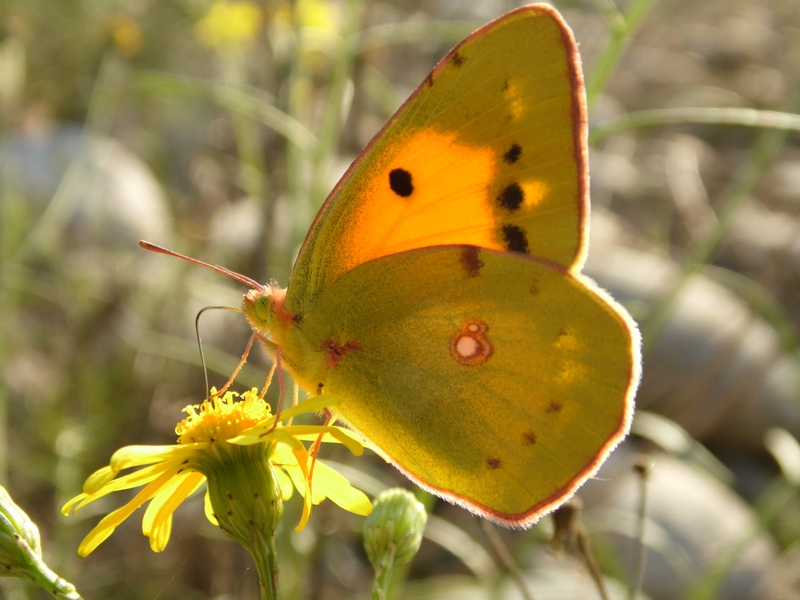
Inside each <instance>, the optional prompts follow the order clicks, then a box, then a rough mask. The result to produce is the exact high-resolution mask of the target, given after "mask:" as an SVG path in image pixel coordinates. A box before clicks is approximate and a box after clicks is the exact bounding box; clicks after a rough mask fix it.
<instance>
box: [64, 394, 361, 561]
mask: <svg viewBox="0 0 800 600" xmlns="http://www.w3.org/2000/svg"><path fill="white" fill-rule="evenodd" d="M213 395H214V390H212V398H211V399H209V400H205V401H204V402H203V403H202V404H200V405H193V406H188V407H186V408H185V409H184V411H186V412H187V413H188V415H189V416H188V417H187V418H186V419H184V420H183V421H182V422H181V423H179V424H178V426H177V427H176V432H177V433H178V435H179V439H178V442H179V443H178V444H177V445H173V446H126V447H124V448H121V449H119V450H117V451H116V452H115V453H114V455H113V456H112V457H111V462H110V464H109V465H108V466H107V467H103V468H102V469H99V470H98V471H96V472H95V473H94V474H92V475H91V476H90V477H89V478H88V479H87V480H86V483H85V484H84V490H83V493H82V494H79V495H78V496H76V497H75V498H73V499H72V500H70V501H69V502H67V503H66V504H65V505H64V507H63V508H62V513H63V514H68V513H69V511H70V510H71V509H72V508H73V507H75V510H76V511H77V510H78V509H80V508H82V507H83V506H86V505H87V504H89V503H90V502H94V501H95V500H98V499H100V498H102V497H103V496H105V495H107V494H110V493H111V492H116V491H120V490H127V489H131V488H136V487H140V486H145V487H144V489H142V490H141V491H140V492H139V493H138V494H137V495H136V496H135V497H134V498H133V500H131V501H130V502H128V503H127V504H126V505H125V506H123V507H121V508H119V509H117V510H115V511H113V512H111V513H110V514H108V515H106V517H104V518H103V519H102V520H101V521H100V523H99V524H98V525H97V526H96V527H95V528H94V529H92V531H91V532H89V534H88V535H87V536H86V537H85V538H84V540H83V542H81V544H80V546H79V548H78V553H79V554H80V555H81V556H86V555H88V554H89V553H90V552H92V551H93V550H94V549H95V548H97V546H99V545H100V544H101V543H102V542H103V541H104V540H105V539H106V538H108V537H109V536H110V535H111V534H112V533H113V532H114V530H115V529H116V528H117V526H119V525H120V524H121V523H122V522H123V521H124V520H125V519H127V518H128V517H129V516H130V515H131V514H133V512H134V511H135V510H136V509H137V508H139V507H140V506H142V505H143V504H144V503H145V502H147V501H148V500H149V501H150V504H149V505H148V507H147V510H146V511H145V514H144V517H143V519H142V530H143V533H144V534H145V535H146V536H147V537H148V538H150V547H151V548H152V549H153V551H155V552H160V551H161V550H163V549H164V548H165V547H166V545H167V542H168V541H169V536H170V532H171V528H172V513H173V512H174V511H175V509H177V508H178V506H179V505H180V504H181V502H183V501H184V500H185V499H186V498H187V497H188V496H189V495H190V494H192V493H193V492H195V491H196V490H197V489H198V488H199V487H200V486H201V485H202V484H203V483H204V482H207V483H208V489H207V491H206V502H205V507H206V516H207V517H208V519H209V520H210V521H211V522H212V523H214V524H215V525H220V526H222V527H223V530H224V531H225V533H226V534H228V535H229V536H231V537H233V538H234V539H236V540H237V541H240V543H245V542H243V541H242V540H240V539H239V538H237V536H236V533H237V531H238V530H237V527H238V525H239V523H246V526H245V527H244V528H245V529H250V530H252V527H251V525H252V522H253V520H254V519H255V520H258V519H262V520H263V521H264V522H265V525H266V526H267V529H269V528H270V527H271V530H272V531H274V527H275V526H277V522H278V521H279V520H280V517H281V515H282V500H288V499H289V498H290V497H291V496H292V493H293V490H294V489H297V491H298V492H299V493H300V494H301V495H302V496H303V500H304V504H303V514H302V517H301V519H300V524H299V525H298V527H297V529H298V530H299V529H301V528H302V527H304V526H305V524H306V523H307V521H308V518H309V516H310V514H311V506H312V504H319V503H320V502H322V501H323V500H324V499H325V498H330V499H331V500H332V501H333V502H335V503H336V504H338V505H339V506H341V507H342V508H344V509H346V510H348V511H350V512H353V513H355V514H360V515H367V514H369V512H370V510H371V505H370V502H369V499H368V498H367V497H366V495H364V493H363V492H361V491H360V490H357V489H355V488H354V487H352V486H351V485H350V483H349V482H348V481H347V480H346V479H345V478H344V477H343V476H342V475H340V474H339V473H338V472H336V471H334V470H333V469H331V468H330V467H328V466H327V465H325V464H323V463H321V462H320V461H318V460H317V461H314V459H313V457H312V456H311V454H310V453H309V451H308V448H307V446H306V444H304V443H303V442H314V441H316V440H317V439H318V438H319V437H320V436H321V440H322V442H329V443H341V444H344V445H345V446H346V447H347V448H348V449H350V451H351V452H353V454H356V455H360V454H361V452H362V451H363V442H362V440H360V439H359V438H358V437H357V436H356V435H355V434H353V433H352V432H350V431H348V430H346V429H343V428H341V427H336V426H327V425H286V424H285V422H286V421H288V420H290V419H292V418H293V417H295V416H297V415H299V414H302V413H308V412H319V411H320V410H323V409H324V408H327V407H328V406H331V404H332V397H331V396H317V397H315V398H311V399H308V400H306V401H304V402H301V403H300V404H299V405H297V406H294V407H292V408H289V409H287V410H285V411H283V412H282V413H281V414H280V418H279V420H278V421H277V422H276V419H275V417H274V416H273V415H271V414H270V409H269V405H268V404H267V403H266V402H265V401H264V400H262V399H261V398H260V397H259V396H258V391H257V390H255V389H253V390H250V391H248V392H245V393H244V394H242V395H241V401H237V398H238V397H239V394H237V393H235V392H227V393H226V394H225V395H224V396H221V397H216V398H215V397H213ZM334 403H335V401H334ZM131 467H144V468H142V469H139V470H137V471H134V472H132V473H129V474H127V475H123V476H121V477H118V475H119V474H120V472H121V471H122V470H124V469H127V468H131ZM253 486H262V488H263V489H262V488H257V489H253ZM264 486H266V487H264ZM270 486H272V489H270ZM220 490H223V493H220ZM273 490H274V491H273ZM229 497H230V498H234V497H235V498H236V500H237V501H239V505H238V506H237V508H236V510H237V511H239V513H238V514H234V513H236V511H234V510H229V508H228V507H224V506H223V507H221V505H224V503H225V502H226V501H227V500H226V499H227V498H229ZM243 498H248V499H252V498H255V499H256V501H255V502H256V504H253V505H252V506H251V507H250V509H251V511H252V514H251V513H247V514H242V513H241V509H242V504H241V499H243ZM218 516H219V518H218ZM237 519H239V520H238V521H237ZM259 525H260V524H259Z"/></svg>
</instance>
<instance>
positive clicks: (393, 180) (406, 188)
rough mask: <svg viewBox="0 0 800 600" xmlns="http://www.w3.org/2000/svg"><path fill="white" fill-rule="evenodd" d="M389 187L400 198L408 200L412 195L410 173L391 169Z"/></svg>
mask: <svg viewBox="0 0 800 600" xmlns="http://www.w3.org/2000/svg"><path fill="white" fill-rule="evenodd" d="M389 187H390V188H391V189H392V191H393V192H394V193H395V194H397V195H398V196H400V197H401V198H408V197H409V196H410V195H411V194H413V193H414V183H413V182H412V180H411V173H409V172H408V171H406V170H405V169H392V170H391V171H389Z"/></svg>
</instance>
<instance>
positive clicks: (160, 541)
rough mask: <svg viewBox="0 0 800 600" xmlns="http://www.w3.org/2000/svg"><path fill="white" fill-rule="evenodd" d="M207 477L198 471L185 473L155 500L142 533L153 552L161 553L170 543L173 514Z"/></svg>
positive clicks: (143, 523)
mask: <svg viewBox="0 0 800 600" xmlns="http://www.w3.org/2000/svg"><path fill="white" fill-rule="evenodd" d="M205 479H206V478H205V477H204V476H203V475H201V474H200V473H198V472H196V471H183V472H182V473H180V474H178V475H176V476H175V477H174V478H173V479H172V480H171V481H170V482H169V484H167V485H165V486H164V487H163V488H162V489H161V491H160V492H159V493H158V494H157V495H156V496H155V497H154V498H153V500H152V501H151V502H150V504H149V505H148V506H147V510H146V511H145V513H144V517H143V518H142V533H144V534H145V535H146V536H147V537H149V538H150V547H151V548H152V549H153V552H161V551H162V550H163V549H164V548H165V547H166V545H167V542H168V541H169V532H170V530H171V527H172V513H173V512H175V510H176V509H177V508H178V506H180V504H181V502H183V501H184V500H186V498H187V497H188V496H189V494H191V493H192V492H194V491H195V490H196V489H197V488H198V487H200V486H201V485H202V484H203V482H204V481H205Z"/></svg>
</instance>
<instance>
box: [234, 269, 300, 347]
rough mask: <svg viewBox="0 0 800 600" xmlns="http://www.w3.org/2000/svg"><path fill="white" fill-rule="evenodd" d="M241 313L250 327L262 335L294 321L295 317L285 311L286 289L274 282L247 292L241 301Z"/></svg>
mask: <svg viewBox="0 0 800 600" xmlns="http://www.w3.org/2000/svg"><path fill="white" fill-rule="evenodd" d="M242 311H243V312H244V316H245V317H246V318H247V321H248V322H249V323H250V326H251V327H252V328H253V329H254V330H256V331H258V332H261V333H263V334H268V333H269V332H271V331H274V330H275V327H276V326H282V327H286V326H287V325H289V324H290V323H292V322H293V321H294V320H295V315H294V314H292V313H291V312H290V311H288V310H287V309H286V289H285V288H282V287H280V286H279V285H278V284H277V283H275V282H274V281H270V282H269V283H268V284H267V285H262V286H259V287H257V288H253V289H251V290H249V291H248V292H247V293H246V294H245V295H244V298H243V300H242Z"/></svg>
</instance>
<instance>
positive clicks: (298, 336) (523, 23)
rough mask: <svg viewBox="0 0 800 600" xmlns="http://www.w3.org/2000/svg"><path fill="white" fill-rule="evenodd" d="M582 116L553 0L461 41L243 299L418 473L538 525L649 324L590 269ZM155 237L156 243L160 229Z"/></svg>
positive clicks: (590, 463) (609, 429)
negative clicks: (284, 282) (294, 246)
mask: <svg viewBox="0 0 800 600" xmlns="http://www.w3.org/2000/svg"><path fill="white" fill-rule="evenodd" d="M588 216H589V192H588V166H587V119H586V106H585V94H584V87H583V78H582V74H581V70H580V64H579V57H578V51H577V48H576V44H575V40H574V38H573V36H572V32H571V31H570V30H569V28H568V27H567V25H566V24H565V23H564V21H563V20H562V18H561V16H560V15H559V14H558V13H557V12H556V11H555V10H554V9H552V8H550V7H548V6H546V5H531V6H526V7H522V8H519V9H517V10H514V11H512V12H510V13H508V14H506V15H504V16H502V17H500V18H498V19H496V20H494V21H492V22H491V23H489V24H487V25H485V26H484V27H482V28H480V29H479V30H477V31H476V32H475V33H473V34H472V35H470V36H469V37H468V38H467V39H466V40H464V41H463V42H461V43H460V44H459V45H458V46H456V47H455V48H453V49H452V50H451V51H450V52H449V53H448V54H447V56H445V58H444V59H443V60H442V61H441V62H440V63H439V64H438V65H437V66H436V68H435V69H434V70H433V71H432V72H431V74H430V75H429V76H428V77H427V78H426V79H425V81H424V82H423V83H422V85H420V87H419V88H418V89H417V90H416V91H415V92H414V93H413V94H412V95H411V97H410V98H409V99H408V100H407V101H406V102H405V103H404V104H403V106H402V107H401V108H400V109H399V110H398V111H397V113H396V114H395V115H394V117H392V119H391V120H390V121H389V122H388V123H387V124H386V126H385V127H384V128H383V130H382V131H381V132H380V133H378V135H377V136H376V137H375V138H374V139H373V140H372V142H370V144H369V145H368V146H367V148H366V149H365V150H364V151H363V152H362V153H361V155H360V156H359V157H358V158H357V159H356V161H355V162H354V163H353V164H352V166H351V167H350V169H349V170H348V171H347V173H346V174H345V176H344V177H343V178H342V180H341V181H340V182H339V184H338V185H337V186H336V188H335V189H334V190H333V192H332V193H331V195H330V196H329V197H328V200H327V201H326V202H325V204H324V205H323V206H322V209H321V210H320V211H319V214H318V215H317V217H316V220H315V221H314V224H313V225H312V227H311V230H310V231H309V233H308V235H307V237H306V240H305V242H304V244H303V246H302V248H301V250H300V254H299V256H298V258H297V261H296V263H295V266H294V270H293V272H292V276H291V279H290V283H289V286H288V289H282V288H280V287H278V286H277V285H275V284H274V283H271V284H268V285H259V284H257V283H255V282H253V281H252V280H249V279H247V278H244V277H241V276H240V277H239V280H240V281H244V282H245V283H248V284H249V285H251V286H252V287H253V289H251V290H250V291H249V292H248V293H247V294H246V295H245V297H244V308H243V310H244V313H245V315H246V317H247V319H248V321H249V322H250V325H251V326H252V327H253V329H254V330H255V331H256V332H257V333H259V334H260V336H261V337H262V338H263V339H264V340H266V341H265V346H266V348H267V350H268V351H269V352H271V353H272V354H273V355H275V353H276V352H277V351H278V349H279V352H280V356H281V358H282V360H283V364H284V365H285V367H286V368H287V370H288V371H290V372H291V374H292V375H293V376H294V378H295V380H296V381H297V382H298V383H299V384H300V385H301V386H302V387H303V388H305V389H306V390H308V391H310V392H311V393H315V394H327V393H330V394H336V395H337V396H338V397H340V398H341V399H342V400H341V402H340V403H339V404H337V405H336V406H335V408H334V409H333V412H334V415H335V416H336V417H337V418H338V419H340V420H342V421H344V422H346V423H347V424H349V425H350V426H351V427H352V428H353V429H355V430H357V431H358V432H360V433H361V434H362V435H364V437H366V438H367V439H369V440H371V441H372V442H373V443H374V444H375V445H376V446H377V447H378V448H379V449H380V450H381V451H382V452H383V453H384V454H385V455H386V456H387V457H388V458H389V459H390V460H391V462H392V463H393V464H394V465H395V466H396V467H397V468H398V469H400V470H401V471H402V472H403V473H405V474H406V475H407V476H408V477H409V478H410V479H412V480H413V481H415V482H416V483H418V484H419V485H420V486H422V487H423V488H425V489H427V490H430V491H431V492H433V493H435V494H437V495H439V496H441V497H443V498H445V499H447V500H449V501H451V502H454V503H456V504H459V505H461V506H464V507H466V508H467V509H469V510H470V511H472V512H474V513H477V514H479V515H481V516H484V517H486V518H489V519H491V520H494V521H497V522H499V523H502V524H504V525H508V526H514V527H527V526H529V525H531V524H532V523H533V522H535V521H536V520H537V519H538V518H539V517H540V516H542V515H543V514H545V513H547V512H549V511H551V510H553V509H554V508H556V507H557V506H558V505H559V504H561V503H562V502H563V501H564V500H565V499H567V498H568V497H569V496H571V495H572V493H573V492H574V491H575V490H576V488H577V487H578V486H580V485H581V484H582V483H583V482H584V481H585V480H586V479H587V478H588V477H590V476H591V475H592V474H593V473H594V472H595V471H596V470H597V469H598V467H599V466H600V464H601V463H602V462H603V460H604V459H605V458H606V456H607V455H608V454H609V453H610V452H611V450H612V449H613V448H614V447H615V446H616V445H617V444H618V443H619V442H620V440H622V438H624V437H625V435H626V434H627V432H628V429H629V426H630V421H631V416H632V412H633V397H634V394H635V390H636V387H637V385H638V381H639V373H640V366H639V365H640V357H639V333H638V331H637V329H636V326H635V324H634V323H633V321H632V320H631V318H630V317H629V316H628V314H627V313H626V312H625V311H624V309H622V308H621V307H620V306H619V305H618V304H616V303H615V302H614V301H613V300H612V299H611V298H610V297H609V296H608V295H607V294H605V293H604V292H603V291H602V290H599V289H598V288H597V287H596V286H595V285H594V284H593V283H592V282H591V281H589V280H588V279H586V278H585V277H583V276H581V275H580V273H579V271H580V269H581V266H582V265H583V262H584V258H585V254H586V246H587V235H588ZM151 249H152V248H151Z"/></svg>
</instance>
